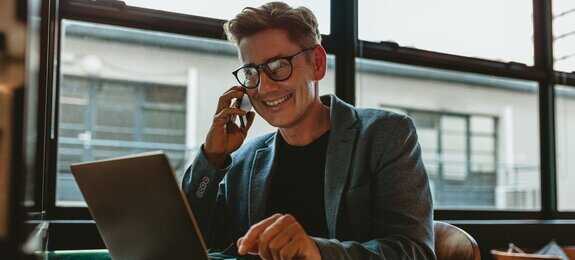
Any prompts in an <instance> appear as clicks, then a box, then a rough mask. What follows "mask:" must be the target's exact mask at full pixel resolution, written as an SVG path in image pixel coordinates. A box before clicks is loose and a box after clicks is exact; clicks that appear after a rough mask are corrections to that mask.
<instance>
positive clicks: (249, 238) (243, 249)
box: [238, 214, 282, 255]
mask: <svg viewBox="0 0 575 260" xmlns="http://www.w3.org/2000/svg"><path fill="white" fill-rule="evenodd" d="M281 216H282V215H281V214H275V215H273V216H271V217H269V218H267V219H264V220H262V221H260V222H259V223H257V224H255V225H253V226H252V227H251V228H250V230H248V232H247V233H246V235H245V236H244V237H243V238H241V240H242V241H239V240H238V244H239V247H238V253H239V254H240V255H245V254H247V253H248V251H250V249H252V248H253V247H254V246H257V240H258V237H259V236H260V234H261V233H262V232H264V230H265V229H266V228H267V227H268V226H269V225H271V224H272V223H274V222H275V221H276V220H277V219H278V218H280V217H281Z"/></svg>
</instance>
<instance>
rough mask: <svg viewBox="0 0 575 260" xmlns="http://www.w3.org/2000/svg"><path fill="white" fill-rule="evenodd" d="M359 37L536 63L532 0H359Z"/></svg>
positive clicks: (471, 55) (490, 57)
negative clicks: (534, 56)
mask: <svg viewBox="0 0 575 260" xmlns="http://www.w3.org/2000/svg"><path fill="white" fill-rule="evenodd" d="M358 5H359V6H358V9H359V14H358V18H359V24H358V33H359V39H361V40H365V41H373V42H380V41H392V42H396V43H398V44H399V45H401V46H405V47H414V48H418V49H425V50H432V51H438V52H443V53H450V54H457V55H462V56H469V57H478V58H486V59H492V60H498V61H505V62H507V61H515V62H520V63H525V64H527V65H533V32H532V28H533V25H532V24H533V20H532V13H533V11H532V8H533V7H532V2H531V1H523V0H507V1H497V0H488V1H458V0H440V1H422V0H407V1H406V0H404V1H397V0H384V1H359V2H358Z"/></svg>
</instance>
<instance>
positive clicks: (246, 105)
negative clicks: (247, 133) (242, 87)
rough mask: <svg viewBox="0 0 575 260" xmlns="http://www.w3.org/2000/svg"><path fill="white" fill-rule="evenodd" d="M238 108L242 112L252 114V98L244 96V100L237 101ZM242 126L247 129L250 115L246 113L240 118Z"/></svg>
mask: <svg viewBox="0 0 575 260" xmlns="http://www.w3.org/2000/svg"><path fill="white" fill-rule="evenodd" d="M237 103H238V104H237V107H238V108H239V109H240V110H243V111H246V112H250V111H252V103H251V102H250V98H249V97H248V95H247V94H244V96H243V97H242V99H240V100H238V101H237ZM239 118H240V125H241V127H246V126H247V125H248V114H247V113H246V114H245V115H243V116H240V117H239Z"/></svg>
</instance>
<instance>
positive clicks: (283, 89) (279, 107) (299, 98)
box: [239, 29, 323, 128]
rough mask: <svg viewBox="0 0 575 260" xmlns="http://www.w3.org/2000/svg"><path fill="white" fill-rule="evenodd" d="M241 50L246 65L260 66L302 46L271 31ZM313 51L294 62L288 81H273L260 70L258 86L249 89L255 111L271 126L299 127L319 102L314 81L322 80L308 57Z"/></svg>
mask: <svg viewBox="0 0 575 260" xmlns="http://www.w3.org/2000/svg"><path fill="white" fill-rule="evenodd" d="M305 47H312V46H305ZM239 49H240V55H241V59H242V62H243V64H244V65H259V64H262V63H265V62H267V61H269V60H271V59H273V58H277V57H285V56H290V55H293V54H295V53H298V52H300V51H301V50H302V47H300V46H298V45H297V44H294V43H292V42H290V40H289V39H288V34H287V32H286V31H285V30H282V29H268V30H264V31H262V32H259V33H257V34H254V35H252V36H249V37H246V38H243V39H242V40H241V41H240V43H239ZM314 51H315V50H310V51H308V52H306V53H303V54H301V55H298V56H296V57H295V58H293V59H292V67H293V72H292V74H291V77H290V78H289V79H287V80H285V81H274V80H272V79H270V78H269V77H268V76H267V75H266V74H265V73H264V72H263V71H261V72H260V84H259V86H257V87H256V88H252V89H247V94H248V96H249V97H250V100H251V102H252V105H253V107H254V109H255V110H256V111H257V112H258V114H259V115H260V116H261V117H263V118H264V119H265V120H266V121H267V122H268V123H269V124H270V125H272V126H275V127H279V128H291V127H294V126H297V125H298V123H300V122H301V121H302V118H304V117H306V116H309V113H308V112H309V108H310V105H311V104H312V103H313V102H319V100H316V93H315V87H314V82H315V81H316V80H319V79H321V78H318V74H317V72H316V69H315V68H314V63H313V62H312V61H310V60H309V54H312V55H313V53H314ZM321 77H323V74H322V75H321Z"/></svg>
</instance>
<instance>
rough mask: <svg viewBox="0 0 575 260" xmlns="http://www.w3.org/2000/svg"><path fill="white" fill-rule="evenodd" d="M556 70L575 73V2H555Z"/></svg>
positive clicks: (554, 41)
mask: <svg viewBox="0 0 575 260" xmlns="http://www.w3.org/2000/svg"><path fill="white" fill-rule="evenodd" d="M553 44H554V45H553V48H554V60H555V64H554V65H555V69H556V70H561V71H567V72H571V71H575V1H572V0H554V1H553Z"/></svg>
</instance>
